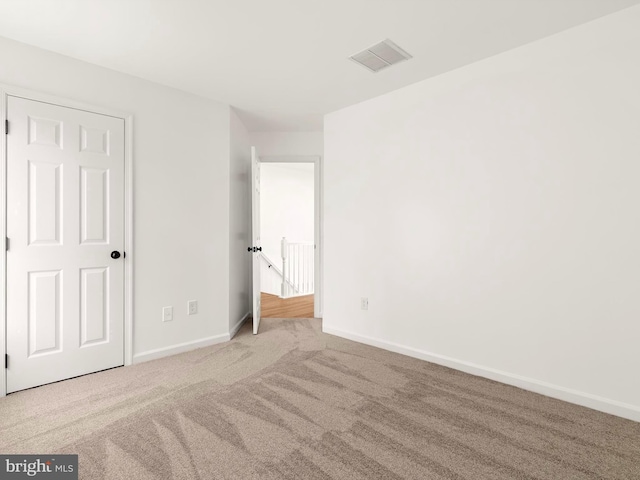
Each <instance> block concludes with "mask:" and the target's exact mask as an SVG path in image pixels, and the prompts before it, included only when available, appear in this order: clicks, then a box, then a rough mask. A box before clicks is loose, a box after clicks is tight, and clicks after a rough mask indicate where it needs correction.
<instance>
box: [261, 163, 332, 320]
mask: <svg viewBox="0 0 640 480" xmlns="http://www.w3.org/2000/svg"><path fill="white" fill-rule="evenodd" d="M318 160H319V159H318V158H317V157H272V158H269V157H266V158H265V157H262V158H261V168H260V185H261V194H260V232H261V245H262V255H261V265H260V277H261V279H260V283H261V317H262V318H311V317H319V316H321V313H320V312H321V309H320V304H319V288H318V283H319V278H320V275H319V273H320V272H319V268H318V265H317V263H318V258H319V252H318V251H317V245H318V243H319V233H320V232H319V231H318V230H319V195H318V192H317V190H318V183H319V178H318V175H319V162H318Z"/></svg>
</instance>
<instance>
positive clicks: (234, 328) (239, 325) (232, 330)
mask: <svg viewBox="0 0 640 480" xmlns="http://www.w3.org/2000/svg"><path fill="white" fill-rule="evenodd" d="M249 318H251V312H247V313H246V314H245V316H244V317H242V318H241V319H240V321H239V322H238V323H236V324H235V325H234V326H233V328H232V329H231V331H230V332H229V338H233V337H235V336H236V333H238V330H240V327H242V325H244V322H246V321H247V320H249Z"/></svg>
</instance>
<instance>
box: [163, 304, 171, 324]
mask: <svg viewBox="0 0 640 480" xmlns="http://www.w3.org/2000/svg"><path fill="white" fill-rule="evenodd" d="M171 320H173V307H162V321H163V322H170V321H171Z"/></svg>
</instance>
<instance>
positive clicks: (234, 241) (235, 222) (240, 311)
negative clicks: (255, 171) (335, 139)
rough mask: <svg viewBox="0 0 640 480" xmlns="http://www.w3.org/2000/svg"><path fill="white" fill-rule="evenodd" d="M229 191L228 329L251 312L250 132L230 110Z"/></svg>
mask: <svg viewBox="0 0 640 480" xmlns="http://www.w3.org/2000/svg"><path fill="white" fill-rule="evenodd" d="M230 145H231V156H230V191H229V194H230V196H229V209H230V215H229V263H230V264H229V330H230V331H231V333H232V334H233V333H235V331H236V330H237V328H238V326H239V322H241V321H242V320H244V319H245V318H246V316H247V315H248V314H249V312H250V311H251V282H252V277H251V255H250V254H249V252H247V247H248V246H249V245H251V221H250V220H251V188H250V181H251V143H250V141H249V133H248V132H247V129H246V128H245V126H244V124H243V123H242V121H241V120H240V117H238V115H237V114H236V112H235V110H233V109H231V143H230Z"/></svg>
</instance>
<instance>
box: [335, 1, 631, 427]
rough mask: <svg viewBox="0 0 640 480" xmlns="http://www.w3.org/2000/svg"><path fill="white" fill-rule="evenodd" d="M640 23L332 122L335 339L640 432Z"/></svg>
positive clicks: (531, 53)
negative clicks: (556, 402)
mask: <svg viewBox="0 0 640 480" xmlns="http://www.w3.org/2000/svg"><path fill="white" fill-rule="evenodd" d="M639 25H640V7H634V8H631V9H628V10H624V11H622V12H620V13H617V14H614V15H611V16H608V17H605V18H603V19H600V20H597V21H594V22H592V23H589V24H586V25H584V26H581V27H578V28H575V29H572V30H569V31H566V32H563V33H561V34H558V35H555V36H553V37H549V38H547V39H544V40H541V41H538V42H535V43H533V44H530V45H527V46H524V47H521V48H518V49H515V50H512V51H510V52H507V53H504V54H501V55H498V56H496V57H493V58H490V59H487V60H484V61H481V62H477V63H475V64H472V65H469V66H467V67H464V68H460V69H458V70H455V71H452V72H450V73H447V74H445V75H441V76H439V77H436V78H434V79H430V80H426V81H423V82H420V83H417V84H414V85H412V86H409V87H407V88H404V89H401V90H398V91H396V92H393V93H390V94H388V95H384V96H382V97H379V98H376V99H373V100H370V101H367V102H364V103H362V104H358V105H355V106H352V107H349V108H346V109H344V110H341V111H338V112H335V113H332V114H330V115H328V116H326V119H325V162H324V172H325V176H324V182H325V183H324V185H325V187H324V188H325V190H324V192H325V237H324V238H325V249H326V250H325V282H324V286H325V301H324V302H325V303H324V329H325V331H328V332H332V333H336V334H339V335H343V336H348V337H351V338H355V339H359V340H361V341H365V342H368V343H374V344H378V345H381V346H383V347H385V348H390V349H393V350H397V351H401V352H404V353H408V354H411V355H415V356H418V357H421V358H426V359H431V360H434V361H436V362H440V363H444V364H448V365H452V366H454V367H456V368H461V369H463V370H467V371H471V372H475V373H479V374H481V375H485V376H489V377H492V378H496V379H499V380H502V381H506V382H508V383H512V384H516V385H521V386H523V387H525V388H529V389H533V390H537V391H541V392H543V393H546V394H549V395H552V396H557V397H560V398H565V399H567V400H570V401H574V402H577V403H581V404H584V405H590V406H592V407H594V408H598V409H601V410H604V411H609V412H613V413H615V414H618V415H622V416H627V417H629V418H635V419H636V420H640V382H638V366H639V365H640V348H639V346H638V345H639V344H638V340H639V339H640V321H639V319H640V295H639V294H638V292H640V247H639V245H640V209H639V207H638V206H639V205H640V188H638V179H640V161H639V159H640V88H638V86H639V85H640V62H639V61H638V52H639V51H640V28H638V26H639ZM389 252H392V254H391V255H390V254H389ZM361 297H368V298H369V310H368V311H363V310H361V309H360V298H361Z"/></svg>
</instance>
